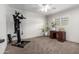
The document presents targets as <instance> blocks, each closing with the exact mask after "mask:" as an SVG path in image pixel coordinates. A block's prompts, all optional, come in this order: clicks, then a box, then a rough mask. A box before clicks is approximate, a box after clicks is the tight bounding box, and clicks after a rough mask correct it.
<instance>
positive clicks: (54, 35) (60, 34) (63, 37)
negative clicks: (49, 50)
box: [50, 31, 66, 42]
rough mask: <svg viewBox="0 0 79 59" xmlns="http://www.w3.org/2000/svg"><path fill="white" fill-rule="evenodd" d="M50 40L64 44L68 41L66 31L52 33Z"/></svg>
mask: <svg viewBox="0 0 79 59" xmlns="http://www.w3.org/2000/svg"><path fill="white" fill-rule="evenodd" d="M50 38H51V39H56V40H58V41H61V42H64V41H66V32H65V31H50Z"/></svg>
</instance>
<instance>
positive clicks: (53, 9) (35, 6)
mask: <svg viewBox="0 0 79 59" xmlns="http://www.w3.org/2000/svg"><path fill="white" fill-rule="evenodd" d="M50 6H51V9H50V10H48V12H42V11H40V6H39V5H38V4H9V7H12V8H17V9H22V10H28V11H32V12H37V13H40V14H43V15H50V14H55V13H57V12H60V11H63V10H66V9H69V8H73V7H75V6H78V5H75V4H50Z"/></svg>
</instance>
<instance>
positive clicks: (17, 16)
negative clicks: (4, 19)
mask: <svg viewBox="0 0 79 59" xmlns="http://www.w3.org/2000/svg"><path fill="white" fill-rule="evenodd" d="M13 19H14V30H15V31H14V33H15V34H16V35H17V42H16V43H14V44H12V46H17V47H21V48H24V46H25V45H26V44H27V43H29V42H30V41H22V40H21V34H20V24H21V20H22V19H26V18H25V17H24V16H23V15H22V14H21V13H19V12H17V11H15V14H14V15H13Z"/></svg>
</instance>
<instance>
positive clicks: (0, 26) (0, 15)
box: [0, 4, 7, 53]
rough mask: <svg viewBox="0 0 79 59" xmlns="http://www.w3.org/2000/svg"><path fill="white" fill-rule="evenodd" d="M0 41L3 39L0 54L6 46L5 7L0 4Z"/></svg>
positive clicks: (0, 44)
mask: <svg viewBox="0 0 79 59" xmlns="http://www.w3.org/2000/svg"><path fill="white" fill-rule="evenodd" d="M0 39H5V42H4V43H0V53H3V52H4V50H5V48H6V45H7V39H6V5H1V4H0Z"/></svg>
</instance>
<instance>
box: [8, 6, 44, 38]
mask: <svg viewBox="0 0 79 59" xmlns="http://www.w3.org/2000/svg"><path fill="white" fill-rule="evenodd" d="M15 10H17V11H20V12H21V13H22V14H23V15H24V16H25V17H26V19H24V20H23V21H22V23H21V24H22V25H21V31H22V30H23V35H22V38H23V39H24V38H32V37H37V36H41V35H42V31H41V28H42V27H43V26H44V24H45V18H44V16H43V15H40V14H37V13H34V12H30V11H25V10H19V9H14V8H10V7H9V8H8V11H7V33H10V34H13V33H14V21H13V16H12V15H13V14H14V13H15Z"/></svg>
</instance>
